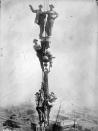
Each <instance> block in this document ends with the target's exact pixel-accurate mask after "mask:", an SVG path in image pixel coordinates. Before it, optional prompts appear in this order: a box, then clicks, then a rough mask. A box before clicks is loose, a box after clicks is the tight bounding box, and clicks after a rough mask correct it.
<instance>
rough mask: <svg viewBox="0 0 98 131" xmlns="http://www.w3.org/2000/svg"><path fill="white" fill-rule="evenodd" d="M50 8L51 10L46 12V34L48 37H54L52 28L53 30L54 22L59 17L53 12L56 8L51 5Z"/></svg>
mask: <svg viewBox="0 0 98 131" xmlns="http://www.w3.org/2000/svg"><path fill="white" fill-rule="evenodd" d="M49 7H50V10H48V11H47V12H46V14H47V15H48V17H47V21H46V26H45V32H46V34H47V36H51V35H52V28H53V24H54V20H55V19H56V18H57V17H58V13H57V12H56V11H54V10H53V8H54V6H53V5H52V4H51V5H49Z"/></svg>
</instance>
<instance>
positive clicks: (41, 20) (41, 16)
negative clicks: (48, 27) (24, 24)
mask: <svg viewBox="0 0 98 131" xmlns="http://www.w3.org/2000/svg"><path fill="white" fill-rule="evenodd" d="M29 7H30V9H31V11H32V12H33V13H36V18H35V23H36V24H38V25H39V27H40V34H39V37H40V38H42V34H43V32H44V25H45V18H46V14H45V13H44V12H43V11H42V8H43V6H42V5H39V9H38V10H34V9H33V7H32V5H29Z"/></svg>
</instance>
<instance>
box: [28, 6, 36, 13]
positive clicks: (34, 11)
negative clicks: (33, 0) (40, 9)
mask: <svg viewBox="0 0 98 131" xmlns="http://www.w3.org/2000/svg"><path fill="white" fill-rule="evenodd" d="M29 7H30V9H31V11H32V12H33V13H37V10H34V9H33V7H32V5H29Z"/></svg>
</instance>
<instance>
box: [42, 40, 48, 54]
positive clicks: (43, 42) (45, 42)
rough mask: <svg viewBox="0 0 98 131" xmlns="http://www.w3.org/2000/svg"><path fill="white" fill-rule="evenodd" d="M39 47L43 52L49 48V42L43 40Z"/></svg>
mask: <svg viewBox="0 0 98 131" xmlns="http://www.w3.org/2000/svg"><path fill="white" fill-rule="evenodd" d="M41 47H42V50H43V52H45V50H46V49H48V48H49V47H50V45H49V40H46V39H43V40H42V41H41Z"/></svg>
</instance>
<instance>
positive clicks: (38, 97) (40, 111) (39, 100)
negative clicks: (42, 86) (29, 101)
mask: <svg viewBox="0 0 98 131" xmlns="http://www.w3.org/2000/svg"><path fill="white" fill-rule="evenodd" d="M35 95H36V110H37V112H38V114H39V121H40V124H42V122H43V119H44V116H43V101H44V100H43V96H42V95H41V92H40V90H39V92H37V93H36V94H35Z"/></svg>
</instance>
